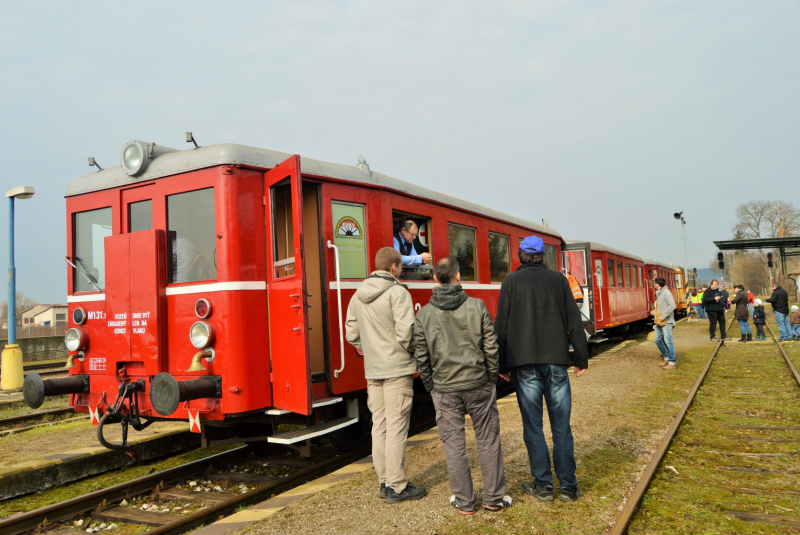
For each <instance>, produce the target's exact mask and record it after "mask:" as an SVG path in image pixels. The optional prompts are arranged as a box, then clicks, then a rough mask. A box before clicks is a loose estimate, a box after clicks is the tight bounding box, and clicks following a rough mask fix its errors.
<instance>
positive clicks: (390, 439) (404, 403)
mask: <svg viewBox="0 0 800 535" xmlns="http://www.w3.org/2000/svg"><path fill="white" fill-rule="evenodd" d="M402 263H403V261H402V257H401V255H400V252H399V251H397V250H395V249H394V248H392V247H384V248H382V249H381V250H379V251H378V254H376V255H375V267H376V268H377V270H376V271H373V272H372V273H371V274H370V276H369V277H367V278H366V279H365V280H364V282H362V283H361V285H360V286H359V287H358V290H357V291H356V293H355V294H354V295H353V297H352V299H350V305H349V306H348V307H347V320H346V322H345V327H346V330H347V341H348V342H349V343H350V344H351V345H353V347H355V348H356V349H357V350H359V351H361V352H363V354H364V373H365V375H366V377H367V405H368V406H369V410H370V412H372V462H373V464H374V465H375V471H376V472H377V473H378V480H379V482H380V485H381V486H380V496H381V497H382V498H385V499H386V502H387V503H399V502H402V501H406V500H418V499H420V498H422V497H423V496H425V494H426V490H425V487H415V486H413V485H411V484H410V483H409V482H408V480H407V479H406V473H405V464H406V440H407V439H408V427H409V424H410V423H411V406H412V401H413V399H414V388H413V381H414V373H416V371H417V363H416V361H415V359H414V355H413V344H412V341H413V340H412V338H413V334H414V303H413V302H412V301H411V294H410V293H408V290H407V289H406V288H405V286H403V285H402V284H400V281H399V280H397V277H399V276H400V273H401V271H402V269H403V264H402Z"/></svg>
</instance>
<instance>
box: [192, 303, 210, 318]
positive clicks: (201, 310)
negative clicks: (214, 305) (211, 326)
mask: <svg viewBox="0 0 800 535" xmlns="http://www.w3.org/2000/svg"><path fill="white" fill-rule="evenodd" d="M194 313H195V314H197V317H198V318H200V319H201V320H205V319H208V318H209V316H211V301H209V300H208V299H198V300H197V302H196V303H195V304H194Z"/></svg>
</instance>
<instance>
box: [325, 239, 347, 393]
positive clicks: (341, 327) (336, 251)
mask: <svg viewBox="0 0 800 535" xmlns="http://www.w3.org/2000/svg"><path fill="white" fill-rule="evenodd" d="M328 249H333V258H334V263H335V266H336V301H337V304H338V307H339V354H340V355H341V356H342V367H341V368H339V369H338V370H334V371H333V376H334V377H339V374H340V373H342V372H343V371H344V324H343V323H342V285H341V284H340V280H339V248H338V247H336V246H335V245H334V244H333V243H332V242H331V241H330V240H328Z"/></svg>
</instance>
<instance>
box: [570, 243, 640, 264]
mask: <svg viewBox="0 0 800 535" xmlns="http://www.w3.org/2000/svg"><path fill="white" fill-rule="evenodd" d="M566 242H567V243H588V244H589V247H590V248H591V250H592V251H601V252H604V253H611V254H615V255H618V256H625V257H627V258H630V259H632V260H638V261H639V262H644V263H647V262H646V260H645V259H644V258H642V257H640V256H636V255H635V254H631V253H626V252H625V251H620V250H619V249H614V248H613V247H608V246H607V245H603V244H602V243H597V242H596V241H590V242H587V241H586V240H566Z"/></svg>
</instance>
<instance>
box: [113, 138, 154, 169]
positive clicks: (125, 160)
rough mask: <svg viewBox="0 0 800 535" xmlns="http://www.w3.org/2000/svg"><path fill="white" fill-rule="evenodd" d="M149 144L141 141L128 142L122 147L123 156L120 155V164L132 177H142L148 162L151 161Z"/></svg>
mask: <svg viewBox="0 0 800 535" xmlns="http://www.w3.org/2000/svg"><path fill="white" fill-rule="evenodd" d="M148 145H149V143H142V142H141V141H128V142H127V143H125V146H124V147H122V154H121V155H120V164H121V165H122V168H123V169H124V170H125V172H126V173H128V174H129V175H131V176H137V175H140V174H141V173H142V172H143V171H144V169H145V168H146V167H147V162H148V161H150V147H149V146H148Z"/></svg>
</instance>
